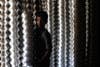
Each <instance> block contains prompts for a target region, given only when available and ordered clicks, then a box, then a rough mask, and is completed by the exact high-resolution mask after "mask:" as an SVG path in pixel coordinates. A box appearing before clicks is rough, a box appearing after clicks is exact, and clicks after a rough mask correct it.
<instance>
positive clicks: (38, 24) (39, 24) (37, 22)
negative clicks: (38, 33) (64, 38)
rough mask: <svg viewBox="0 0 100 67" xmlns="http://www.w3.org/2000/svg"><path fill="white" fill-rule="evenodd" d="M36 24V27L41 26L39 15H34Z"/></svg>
mask: <svg viewBox="0 0 100 67" xmlns="http://www.w3.org/2000/svg"><path fill="white" fill-rule="evenodd" d="M36 24H37V26H38V27H40V26H41V17H39V16H36Z"/></svg>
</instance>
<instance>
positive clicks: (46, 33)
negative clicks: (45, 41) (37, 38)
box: [42, 29, 51, 38]
mask: <svg viewBox="0 0 100 67" xmlns="http://www.w3.org/2000/svg"><path fill="white" fill-rule="evenodd" d="M42 35H44V36H46V37H49V38H51V34H50V33H49V32H48V30H46V29H45V30H44V31H43V33H42Z"/></svg>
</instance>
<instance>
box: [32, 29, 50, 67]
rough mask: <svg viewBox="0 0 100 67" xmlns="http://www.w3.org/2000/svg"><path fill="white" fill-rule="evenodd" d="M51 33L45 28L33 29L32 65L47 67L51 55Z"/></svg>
mask: <svg viewBox="0 0 100 67" xmlns="http://www.w3.org/2000/svg"><path fill="white" fill-rule="evenodd" d="M51 49H52V44H51V35H50V33H49V32H48V31H47V30H46V29H45V28H35V29H34V30H33V66H34V67H49V63H50V55H51Z"/></svg>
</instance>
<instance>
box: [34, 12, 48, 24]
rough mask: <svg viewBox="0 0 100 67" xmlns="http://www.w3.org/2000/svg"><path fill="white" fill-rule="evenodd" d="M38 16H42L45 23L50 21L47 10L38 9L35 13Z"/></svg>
mask: <svg viewBox="0 0 100 67" xmlns="http://www.w3.org/2000/svg"><path fill="white" fill-rule="evenodd" d="M35 15H36V16H39V17H41V19H42V20H43V22H44V24H46V23H47V21H48V14H47V12H45V11H38V12H36V13H35Z"/></svg>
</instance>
